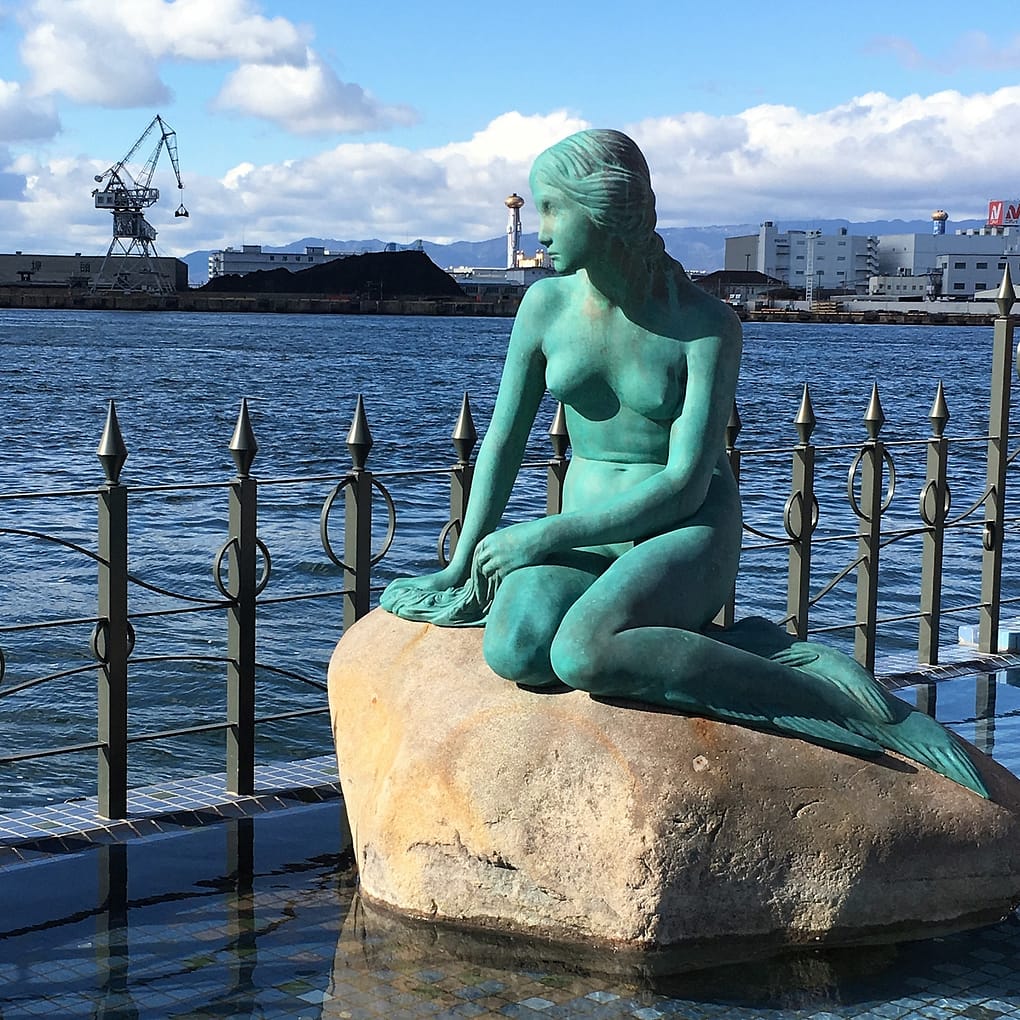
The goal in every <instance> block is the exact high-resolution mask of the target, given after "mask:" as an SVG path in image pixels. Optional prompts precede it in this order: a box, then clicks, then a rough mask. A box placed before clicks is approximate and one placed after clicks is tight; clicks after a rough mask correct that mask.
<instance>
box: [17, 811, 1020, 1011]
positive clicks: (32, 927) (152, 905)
mask: <svg viewBox="0 0 1020 1020" xmlns="http://www.w3.org/2000/svg"><path fill="white" fill-rule="evenodd" d="M348 845H349V843H348V836H347V833H346V830H345V826H344V821H343V814H342V804H341V802H340V801H339V800H332V801H325V802H322V803H319V804H311V805H304V806H298V807H290V808H286V809H281V810H275V811H266V812H263V813H260V814H258V815H256V816H254V817H252V818H231V819H226V820H224V821H222V822H221V823H219V824H215V825H204V826H201V827H198V828H195V829H192V830H182V831H180V832H175V833H173V834H156V835H151V836H145V837H141V838H138V839H135V840H131V841H129V842H126V843H117V844H111V845H105V846H97V847H96V848H95V849H94V850H92V851H90V852H81V853H74V854H63V855H49V856H47V857H46V858H41V859H39V860H37V861H33V862H29V863H25V864H19V865H15V866H9V867H7V868H4V869H2V870H0V903H2V904H3V913H2V920H0V1016H2V1017H3V1018H4V1020H14V1018H21V1017H68V1018H77V1017H83V1018H84V1017H107V1018H111V1020H112V1018H118V1020H119V1018H134V1017H152V1018H157V1017H159V1018H162V1017H192V1018H199V1017H265V1018H269V1017H291V1018H302V1017H307V1018H312V1017H323V1018H349V1020H361V1018H364V1020H375V1018H380V1020H383V1018H384V1020H390V1018H392V1020H405V1018H406V1020H411V1018H423V1017H493V1016H494V1017H519V1018H524V1017H534V1018H541V1017H546V1018H553V1017H556V1018H569V1017H584V1018H592V1020H594V1018H605V1020H609V1018H636V1020H655V1018H659V1017H685V1018H688V1020H694V1018H708V1017H719V1018H722V1017H732V1018H734V1020H751V1018H756V1017H761V1018H795V1017H796V1018H805V1020H806V1018H812V1020H827V1018H833V1020H834V1018H851V1017H884V1018H893V1017H926V1018H932V1020H936V1018H943V1017H968V1018H973V1020H994V1018H997V1017H1020V967H1018V965H1020V922H1018V921H1017V920H1016V918H1013V919H1010V920H1008V921H1006V922H1003V923H1001V924H999V925H996V926H994V927H991V928H986V929H983V930H982V931H979V932H974V933H971V934H968V935H959V936H953V937H949V938H943V939H936V940H931V941H928V942H921V943H914V944H912V945H905V946H899V947H884V948H881V949H868V950H852V951H851V950H846V951H843V952H842V953H840V954H829V955H826V954H812V955H810V956H806V957H801V958H798V959H795V960H789V961H779V962H776V961H773V962H772V963H769V964H762V965H759V966H756V967H747V966H742V967H739V968H736V967H731V968H728V969H723V970H719V971H715V972H706V973H700V974H697V975H691V976H688V977H685V978H678V979H674V980H673V981H672V983H671V984H669V985H666V984H661V985H659V986H658V987H644V988H639V987H635V986H634V985H633V984H631V983H628V982H627V981H624V980H621V979H611V978H604V977H591V976H584V975H578V974H571V973H564V972H563V971H561V970H557V969H555V968H553V967H549V968H547V969H546V968H539V969H535V968H534V967H532V969H529V970H525V971H515V970H505V969H501V968H500V967H498V966H496V965H484V964H479V963H478V962H466V961H463V960H458V959H456V958H454V957H452V956H451V955H449V954H447V953H444V952H443V951H442V950H441V949H438V948H435V949H433V950H432V951H431V952H429V951H427V950H426V951H423V950H419V949H413V948H410V946H412V945H413V943H408V942H404V941H397V940H395V939H393V938H392V935H380V934H378V933H373V931H372V925H371V923H369V924H367V925H366V924H365V923H363V918H362V911H361V910H360V909H359V906H358V901H357V898H356V896H355V890H354V884H355V883H354V874H353V871H352V869H351V859H350V857H349V856H348V855H347V853H346V852H345V851H346V848H347V846H348Z"/></svg>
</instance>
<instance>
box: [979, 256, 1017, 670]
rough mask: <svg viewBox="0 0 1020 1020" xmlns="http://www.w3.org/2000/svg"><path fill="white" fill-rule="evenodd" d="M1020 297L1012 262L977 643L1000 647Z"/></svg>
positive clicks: (992, 417) (1001, 326)
mask: <svg viewBox="0 0 1020 1020" xmlns="http://www.w3.org/2000/svg"><path fill="white" fill-rule="evenodd" d="M1015 301H1016V292H1015V291H1014V290H1013V281H1012V280H1011V279H1010V275H1009V266H1008V265H1007V266H1006V268H1005V270H1004V271H1003V274H1002V285H1001V286H1000V287H999V294H998V297H997V298H996V302H995V303H996V304H997V305H998V307H999V314H998V316H997V317H996V319H995V332H994V339H993V341H992V386H991V397H990V401H989V403H990V407H989V414H988V469H987V474H986V483H985V484H986V488H987V492H988V495H987V496H986V497H985V527H984V533H983V535H982V545H983V546H984V549H983V552H982V555H981V609H980V613H979V616H978V648H979V649H980V650H981V651H982V652H997V651H998V650H999V598H1000V595H1001V590H1002V551H1003V541H1002V540H1003V526H1004V522H1005V514H1006V500H1005V495H1006V493H1005V488H1006V460H1007V458H1008V456H1009V451H1008V450H1007V445H1008V440H1009V390H1010V376H1011V373H1010V368H1011V364H1012V360H1013V316H1012V315H1010V314H1009V311H1010V309H1011V308H1012V307H1013V304H1014V302H1015Z"/></svg>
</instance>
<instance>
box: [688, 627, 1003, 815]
mask: <svg viewBox="0 0 1020 1020" xmlns="http://www.w3.org/2000/svg"><path fill="white" fill-rule="evenodd" d="M712 637H714V638H716V639H717V640H720V641H722V642H723V643H724V644H727V645H730V646H731V647H734V648H740V649H742V650H744V651H748V652H753V653H755V654H758V655H763V656H765V657H767V658H768V659H770V660H771V661H773V662H777V663H780V664H782V665H785V666H788V667H790V668H791V669H792V670H794V671H795V674H799V677H800V678H801V679H799V680H797V679H794V680H793V682H792V683H791V684H790V687H789V689H788V690H787V691H786V692H779V691H777V690H775V689H773V690H771V691H764V692H762V696H761V697H760V698H759V699H756V700H757V701H758V703H757V704H755V705H753V706H746V708H747V709H748V711H746V712H743V711H739V710H738V711H733V710H732V709H731V708H730V707H729V706H706V708H705V710H704V711H705V714H709V715H716V716H717V717H719V718H724V719H727V720H728V721H732V722H743V723H744V724H745V725H751V726H754V725H758V726H760V727H762V728H764V729H771V730H774V731H776V732H779V733H784V734H788V735H791V736H797V737H801V738H802V739H805V740H807V741H809V742H811V743H815V744H821V745H823V746H825V747H831V748H834V749H835V750H840V751H846V752H849V753H850V754H857V755H863V756H866V757H868V756H874V755H877V754H880V753H882V751H883V750H889V751H895V752H897V753H898V754H901V755H903V757H904V758H909V759H911V760H912V761H916V762H919V763H920V764H922V765H925V766H927V767H928V768H930V769H931V770H932V771H933V772H938V773H939V774H940V775H943V776H945V777H946V778H947V779H951V780H953V782H955V783H959V784H960V785H961V786H965V787H966V788H967V789H968V790H972V791H973V792H974V793H976V794H978V795H979V796H981V797H985V798H988V796H989V794H988V789H987V788H986V786H985V784H984V783H983V782H982V780H981V776H980V775H979V773H978V771H977V769H976V768H975V767H974V764H973V762H972V761H971V760H970V757H969V756H968V754H967V752H966V751H965V750H964V748H963V745H962V744H961V743H960V742H959V741H958V739H957V738H956V737H955V736H954V735H953V734H952V733H950V732H949V730H947V729H945V728H944V727H943V726H941V725H940V724H939V723H937V722H936V721H935V720H934V719H932V718H930V717H929V716H927V715H925V714H924V713H923V712H917V711H915V710H914V709H912V708H911V707H910V706H909V705H907V704H906V703H905V702H903V701H901V700H900V699H899V698H896V697H893V696H892V695H891V694H888V693H887V692H886V691H885V690H884V689H883V688H882V687H881V685H880V684H879V683H878V682H877V681H876V680H875V679H874V678H873V677H872V676H871V675H870V674H869V673H868V672H867V671H866V670H864V669H863V668H862V667H861V666H860V665H859V664H858V663H857V662H855V661H854V660H853V659H851V658H850V657H849V656H847V655H844V654H843V653H842V652H837V651H836V650H835V649H832V648H828V647H826V646H825V645H817V644H808V643H807V642H804V641H795V640H794V639H793V638H791V637H790V636H789V635H787V634H786V633H785V631H783V630H781V629H780V628H779V627H776V626H775V624H772V623H769V622H768V621H766V620H762V619H760V618H754V617H752V618H749V619H747V620H741V621H740V622H739V623H737V624H735V625H734V626H733V627H731V628H730V629H729V630H726V631H721V632H713V633H712ZM793 676H794V674H791V678H793ZM744 707H745V706H741V708H744ZM791 709H792V710H791Z"/></svg>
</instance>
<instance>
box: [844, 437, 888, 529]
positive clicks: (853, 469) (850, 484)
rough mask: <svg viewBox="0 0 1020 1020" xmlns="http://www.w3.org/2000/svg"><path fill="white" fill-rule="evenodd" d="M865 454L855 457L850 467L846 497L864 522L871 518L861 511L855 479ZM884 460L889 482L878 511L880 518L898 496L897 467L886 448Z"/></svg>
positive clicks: (861, 452)
mask: <svg viewBox="0 0 1020 1020" xmlns="http://www.w3.org/2000/svg"><path fill="white" fill-rule="evenodd" d="M864 453H865V451H864V450H861V451H860V452H859V453H858V454H857V456H856V457H854V460H853V463H852V464H851V465H850V470H849V471H848V472H847V476H846V495H847V499H848V500H850V509H851V510H853V512H854V514H855V515H856V516H857V517H859V518H860V519H861V520H862V521H870V520H871V518H870V517H869V516H868V515H867V514H866V513H864V511H863V510H861V505H860V503H858V502H857V496H856V495H855V493H854V478H855V477H856V475H857V469H858V468H859V467H860V466H861V461H862V460H863V459H864ZM882 460H883V461H884V463H885V465H886V466H887V467H888V469H889V475H888V477H889V482H888V484H887V486H886V490H885V496H884V497H883V499H882V505H881V506H880V507H879V509H878V514H879V516H880V517H881V516H882V514H884V513H885V512H886V510H888V509H889V506H890V504H891V503H892V501H893V496H894V495H895V494H896V465H895V464H894V463H893V459H892V455H891V454H890V453H889V451H888V450H886V449H885V448H884V447H883V449H882Z"/></svg>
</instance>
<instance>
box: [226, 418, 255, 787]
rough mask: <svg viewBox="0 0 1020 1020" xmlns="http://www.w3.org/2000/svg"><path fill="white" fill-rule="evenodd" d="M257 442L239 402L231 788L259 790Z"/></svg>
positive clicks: (230, 637) (234, 444) (230, 636)
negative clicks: (254, 464) (253, 470)
mask: <svg viewBox="0 0 1020 1020" xmlns="http://www.w3.org/2000/svg"><path fill="white" fill-rule="evenodd" d="M258 448H259V447H258V443H257V442H256V441H255V433H254V432H253V431H252V427H251V420H250V419H249V417H248V402H247V400H242V401H241V411H240V413H239V414H238V417H237V425H236V427H235V429H234V435H233V437H232V438H231V440H230V455H231V457H233V459H234V464H235V465H236V467H237V477H236V478H235V479H234V480H233V481H232V482H231V483H230V497H229V499H230V534H229V537H228V548H229V550H230V551H229V557H228V561H227V562H228V572H229V577H230V589H229V591H230V606H229V608H228V609H227V659H228V664H227V792H229V793H236V794H252V793H254V792H255V613H256V609H255V599H256V595H257V582H256V576H255V557H256V550H257V545H256V535H257V533H258V482H257V481H256V480H255V479H254V478H252V477H251V475H250V474H249V472H250V471H251V466H252V462H253V461H254V460H255V454H256V453H258Z"/></svg>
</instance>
